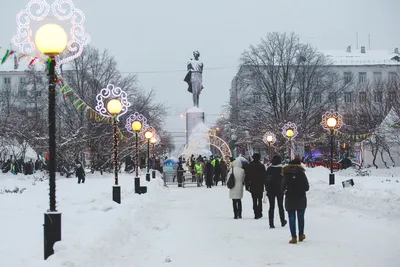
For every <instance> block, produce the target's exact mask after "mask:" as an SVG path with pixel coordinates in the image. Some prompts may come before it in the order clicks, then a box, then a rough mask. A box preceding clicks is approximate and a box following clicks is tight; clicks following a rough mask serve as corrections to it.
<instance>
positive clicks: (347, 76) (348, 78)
mask: <svg viewBox="0 0 400 267" xmlns="http://www.w3.org/2000/svg"><path fill="white" fill-rule="evenodd" d="M352 76H353V75H352V74H351V72H350V71H346V72H345V73H344V83H350V82H351V80H352Z"/></svg>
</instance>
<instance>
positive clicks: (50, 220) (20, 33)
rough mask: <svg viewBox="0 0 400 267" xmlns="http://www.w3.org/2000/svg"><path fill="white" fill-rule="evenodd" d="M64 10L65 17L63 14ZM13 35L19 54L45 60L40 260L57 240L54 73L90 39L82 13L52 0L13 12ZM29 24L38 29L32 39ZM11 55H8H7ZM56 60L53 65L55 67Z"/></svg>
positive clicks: (68, 3) (32, 2)
mask: <svg viewBox="0 0 400 267" xmlns="http://www.w3.org/2000/svg"><path fill="white" fill-rule="evenodd" d="M60 2H62V3H60ZM66 10H68V11H69V12H68V15H66ZM47 18H51V19H52V20H58V21H59V22H63V23H65V22H67V23H69V24H70V25H72V27H70V28H69V29H67V30H68V35H67V33H66V31H65V30H64V29H63V27H61V26H60V25H58V24H56V23H47V24H46V23H45V24H42V25H41V26H40V24H39V23H43V22H44V21H45V19H47ZM16 22H17V32H16V34H15V35H14V36H13V37H12V40H11V41H12V44H13V46H14V47H16V49H17V50H18V51H19V52H21V53H27V54H29V53H32V52H35V54H36V55H37V58H39V59H44V58H43V57H42V55H40V53H39V51H40V52H41V53H42V54H44V55H46V56H47V57H48V59H47V60H48V64H47V65H48V77H49V93H48V94H49V95H48V97H49V100H48V119H49V120H48V124H49V151H48V155H49V156H48V160H49V165H48V168H49V169H48V170H49V198H50V208H49V210H48V211H47V212H46V213H45V214H44V225H43V226H44V259H45V260H46V259H47V258H48V257H49V256H51V255H52V254H54V249H53V246H54V243H55V242H57V241H60V240H61V213H60V212H58V211H57V205H56V169H57V162H56V91H55V89H56V80H57V76H56V70H57V71H59V70H60V66H61V65H62V64H63V63H66V62H70V61H72V60H74V59H76V58H78V57H79V56H80V55H81V54H82V52H83V49H84V47H85V45H87V44H89V42H90V36H89V34H87V33H86V32H85V27H84V22H85V15H84V13H83V12H82V11H81V10H80V9H78V8H76V7H75V5H74V3H73V2H72V1H60V0H55V1H54V3H53V4H52V5H49V4H48V3H47V2H46V1H37V0H30V1H29V2H28V4H27V5H26V8H24V9H22V10H21V11H20V12H18V13H17V16H16ZM31 24H36V25H38V26H40V27H38V29H37V31H36V32H35V34H34V40H32V37H33V34H32V33H33V32H34V30H33V29H32V26H31ZM10 54H11V53H10ZM56 61H57V65H56Z"/></svg>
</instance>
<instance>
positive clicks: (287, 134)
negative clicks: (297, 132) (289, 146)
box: [286, 129, 294, 137]
mask: <svg viewBox="0 0 400 267" xmlns="http://www.w3.org/2000/svg"><path fill="white" fill-rule="evenodd" d="M293 135H294V132H293V130H292V129H288V130H287V131H286V136H287V137H292V136H293Z"/></svg>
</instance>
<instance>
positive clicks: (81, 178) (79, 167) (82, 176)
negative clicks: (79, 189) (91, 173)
mask: <svg viewBox="0 0 400 267" xmlns="http://www.w3.org/2000/svg"><path fill="white" fill-rule="evenodd" d="M75 165H76V171H75V176H76V177H78V184H80V183H81V182H82V183H83V184H84V183H85V177H86V173H85V169H84V168H83V166H82V163H81V162H80V161H79V160H75Z"/></svg>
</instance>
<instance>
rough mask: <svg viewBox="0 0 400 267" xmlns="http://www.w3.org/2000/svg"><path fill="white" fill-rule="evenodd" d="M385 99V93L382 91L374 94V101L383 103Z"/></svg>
mask: <svg viewBox="0 0 400 267" xmlns="http://www.w3.org/2000/svg"><path fill="white" fill-rule="evenodd" d="M382 98H383V93H382V91H375V92H374V101H375V102H377V103H381V102H382Z"/></svg>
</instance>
